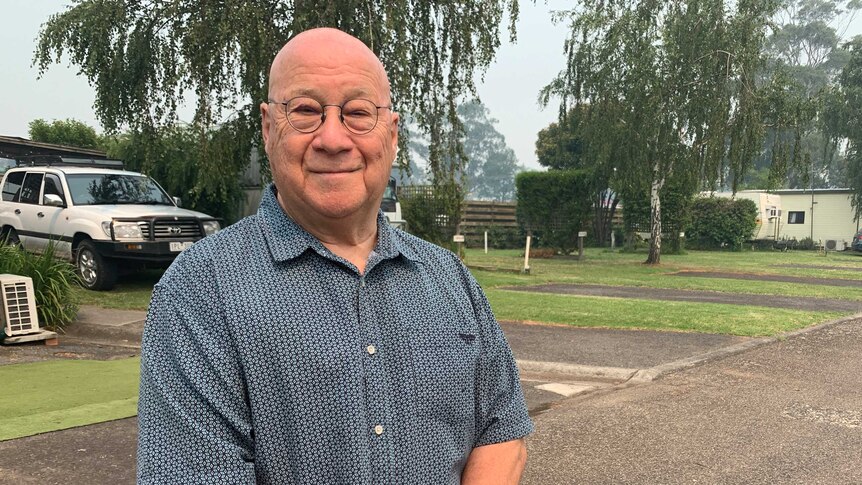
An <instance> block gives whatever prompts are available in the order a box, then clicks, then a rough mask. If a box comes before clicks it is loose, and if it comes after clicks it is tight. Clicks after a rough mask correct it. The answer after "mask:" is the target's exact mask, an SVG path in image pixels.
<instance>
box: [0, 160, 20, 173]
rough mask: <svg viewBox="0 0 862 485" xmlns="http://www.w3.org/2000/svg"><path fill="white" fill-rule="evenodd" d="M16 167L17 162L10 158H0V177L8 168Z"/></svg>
mask: <svg viewBox="0 0 862 485" xmlns="http://www.w3.org/2000/svg"><path fill="white" fill-rule="evenodd" d="M17 165H18V162H16V161H15V160H12V159H11V158H2V157H0V175H3V174H4V173H5V172H6V170H9V169H10V168H15V166H17Z"/></svg>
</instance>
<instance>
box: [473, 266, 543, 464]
mask: <svg viewBox="0 0 862 485" xmlns="http://www.w3.org/2000/svg"><path fill="white" fill-rule="evenodd" d="M465 271H466V270H465ZM468 279H469V284H470V290H471V299H472V300H473V307H474V310H475V312H476V317H477V319H478V321H479V326H480V329H481V333H482V354H481V356H480V358H479V371H478V389H479V395H478V400H479V403H478V404H479V405H478V409H479V415H478V416H477V418H478V420H479V422H478V423H477V425H478V426H477V430H478V435H477V440H476V443H475V444H474V447H476V446H483V445H490V444H495V443H503V442H505V441H511V440H515V439H519V438H523V437H524V436H526V435H528V434H530V433H532V432H533V423H532V421H531V420H530V416H529V413H528V411H527V404H526V401H525V399H524V393H523V391H522V389H521V381H520V375H519V373H518V367H517V365H516V364H515V358H514V356H513V355H512V350H511V348H510V347H509V343H508V342H507V341H506V337H505V335H503V330H502V329H501V328H500V325H499V324H498V323H497V320H496V319H495V318H494V314H493V313H492V312H491V307H490V305H489V304H488V300H487V298H486V297H485V293H484V292H483V291H482V289H481V288H480V287H479V284H478V283H477V282H476V281H475V280H474V279H473V277H472V276H469V275H468Z"/></svg>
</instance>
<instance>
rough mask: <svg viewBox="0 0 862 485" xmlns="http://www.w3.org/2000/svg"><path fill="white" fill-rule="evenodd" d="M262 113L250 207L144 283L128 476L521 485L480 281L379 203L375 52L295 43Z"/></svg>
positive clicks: (382, 137)
mask: <svg viewBox="0 0 862 485" xmlns="http://www.w3.org/2000/svg"><path fill="white" fill-rule="evenodd" d="M260 110H261V117H262V121H263V139H264V143H265V147H266V152H267V154H268V156H269V160H270V165H271V167H272V173H273V179H274V184H273V185H272V186H270V187H269V188H268V189H267V190H266V191H265V194H264V197H263V199H262V201H261V205H260V209H259V211H258V213H257V214H256V215H254V216H251V217H249V218H246V219H244V220H242V221H240V222H239V223H237V224H235V225H233V226H231V227H229V228H227V229H225V230H224V231H221V232H220V233H219V234H216V235H214V236H211V237H208V238H206V239H204V240H202V241H201V242H200V243H198V244H196V245H195V246H193V247H192V248H190V249H188V250H187V251H185V252H184V253H183V254H181V255H180V256H179V257H178V258H177V260H176V262H175V263H174V264H173V266H172V267H171V268H170V269H169V270H168V271H167V272H166V273H165V275H164V277H163V278H162V280H161V281H160V282H159V284H157V285H156V287H155V289H154V292H153V299H152V302H151V304H150V311H149V314H148V317H147V324H146V329H145V332H144V342H143V349H142V359H141V394H140V404H139V422H140V438H139V449H138V481H139V482H140V483H226V484H228V483H229V484H237V483H255V482H258V483H275V484H289V483H297V484H300V483H301V484H330V483H333V484H335V483H338V484H406V483H411V484H412V483H415V484H435V485H436V484H447V483H453V484H454V483H463V484H515V483H517V482H518V480H519V478H520V475H521V472H522V470H523V467H524V462H525V459H526V452H525V448H524V444H523V440H522V438H523V437H524V436H525V435H527V434H529V433H530V432H531V431H532V424H531V422H530V419H529V417H528V416H527V412H526V408H525V404H524V398H523V394H522V392H521V389H520V384H519V381H518V371H517V368H516V367H515V364H514V361H513V359H512V355H511V351H510V350H509V347H508V345H507V344H506V341H505V338H504V337H503V334H502V332H501V331H500V328H499V326H498V325H497V323H496V321H495V320H494V317H493V315H492V314H491V311H490V308H489V307H488V304H487V301H486V300H485V297H484V295H483V294H482V291H481V289H480V288H479V286H478V285H477V284H476V282H475V280H473V278H472V277H471V276H470V274H469V272H468V271H467V270H466V269H465V268H464V266H463V265H462V264H461V263H460V261H458V260H457V258H456V257H455V256H454V255H453V254H452V253H450V252H448V251H445V250H442V249H440V248H438V247H436V246H433V245H431V244H428V243H426V242H424V241H422V240H419V239H417V238H414V237H412V236H410V235H408V234H405V233H403V232H401V231H398V230H395V229H392V228H390V227H389V226H388V225H387V224H386V222H385V219H384V218H383V216H382V213H380V212H379V205H380V201H381V198H382V195H383V191H384V189H385V187H386V184H387V182H388V179H389V173H390V169H391V166H392V162H393V160H394V158H395V152H396V147H397V143H398V115H397V114H396V113H394V112H393V110H392V107H391V105H390V94H389V82H388V80H387V77H386V73H385V71H384V69H383V66H382V65H381V63H380V61H379V60H378V59H377V57H376V56H375V55H374V54H373V53H372V52H371V51H370V50H369V49H368V48H367V47H366V46H365V45H364V44H362V42H360V41H359V40H358V39H355V38H353V37H351V36H349V35H347V34H345V33H343V32H340V31H338V30H334V29H315V30H310V31H307V32H304V33H302V34H299V35H297V36H296V37H295V38H294V39H293V40H291V41H290V42H288V43H287V45H285V46H284V48H283V49H282V50H281V52H280V53H279V54H278V56H276V58H275V60H274V61H273V64H272V68H271V72H270V82H269V100H268V102H265V103H262V104H261V106H260Z"/></svg>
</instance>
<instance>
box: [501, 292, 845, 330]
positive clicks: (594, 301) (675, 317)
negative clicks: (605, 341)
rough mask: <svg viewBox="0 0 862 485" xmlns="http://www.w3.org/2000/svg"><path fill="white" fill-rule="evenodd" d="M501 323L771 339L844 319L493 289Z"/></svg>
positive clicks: (820, 314)
mask: <svg viewBox="0 0 862 485" xmlns="http://www.w3.org/2000/svg"><path fill="white" fill-rule="evenodd" d="M486 294H487V295H488V300H489V302H490V303H491V307H492V308H493V309H494V314H495V315H496V317H497V319H499V320H516V321H533V322H542V323H558V324H566V325H572V326H576V327H607V328H637V329H649V330H675V331H688V332H703V333H719V334H728V335H740V336H768V335H775V334H778V333H782V332H787V331H791V330H796V329H799V328H803V327H807V326H809V325H813V324H815V323H820V322H824V321H828V320H833V319H836V318H839V317H841V316H844V315H846V313H840V312H810V311H799V310H784V309H779V308H767V307H757V306H741V305H725V304H719V303H689V302H676V301H655V300H637V299H628V298H604V297H585V296H577V295H552V294H544V293H524V292H517V291H505V290H498V289H489V290H487V292H486Z"/></svg>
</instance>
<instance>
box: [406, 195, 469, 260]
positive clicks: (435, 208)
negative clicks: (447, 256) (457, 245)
mask: <svg viewBox="0 0 862 485" xmlns="http://www.w3.org/2000/svg"><path fill="white" fill-rule="evenodd" d="M399 198H400V200H401V214H402V217H404V220H405V221H407V231H408V232H409V233H410V234H413V235H414V236H416V237H419V238H422V239H424V240H426V241H428V242H431V243H434V244H437V245H440V246H443V247H445V248H452V247H454V246H453V244H452V236H453V235H454V234H455V229H456V228H457V227H458V223H459V219H460V214H461V207H460V202H458V201H460V190H459V189H458V188H457V187H450V186H440V187H434V186H408V187H403V188H402V190H401V192H400V194H399ZM456 202H457V203H456Z"/></svg>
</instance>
